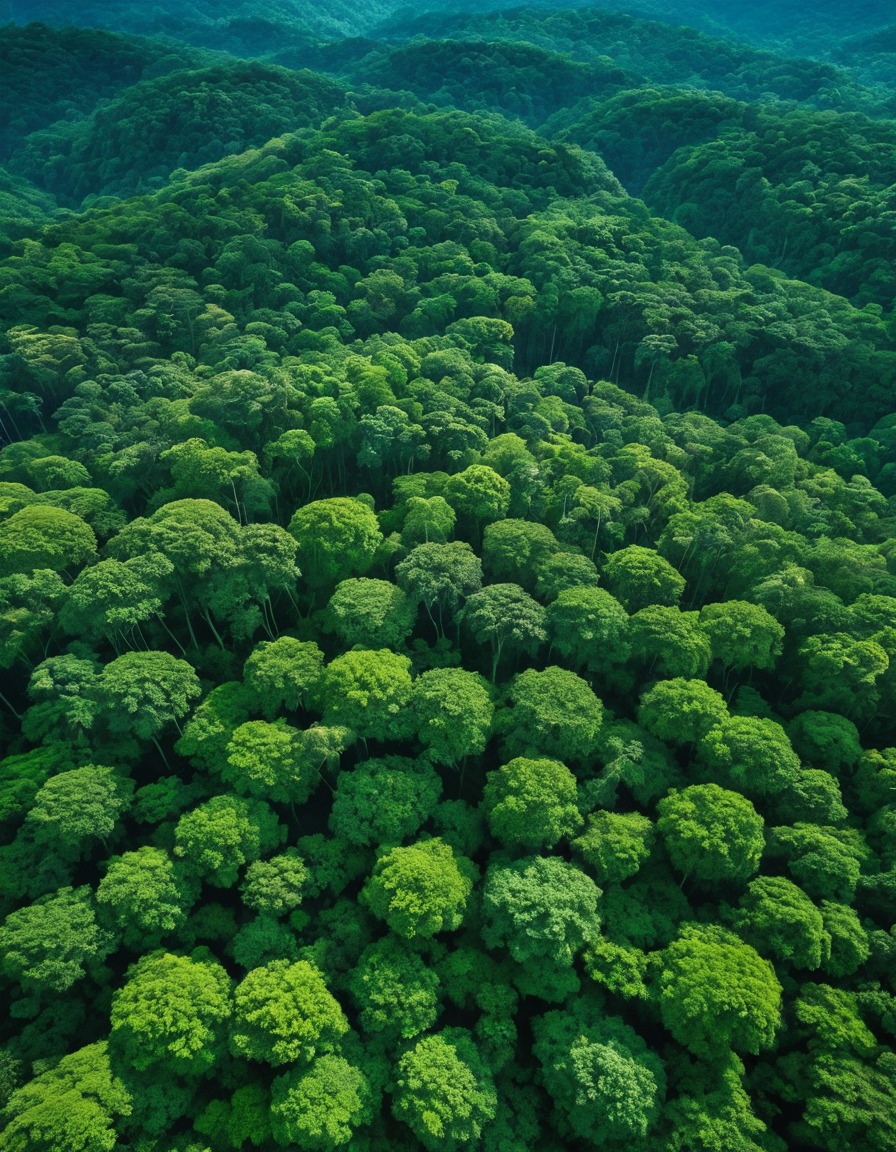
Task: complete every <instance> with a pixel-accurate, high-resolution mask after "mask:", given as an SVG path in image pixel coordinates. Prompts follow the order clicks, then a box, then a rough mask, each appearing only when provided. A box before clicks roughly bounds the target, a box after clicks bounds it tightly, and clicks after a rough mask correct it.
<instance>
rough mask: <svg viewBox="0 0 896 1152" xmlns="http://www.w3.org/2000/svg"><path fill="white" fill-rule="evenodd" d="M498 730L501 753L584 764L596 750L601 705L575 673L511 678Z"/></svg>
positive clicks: (559, 671) (524, 674) (558, 671)
mask: <svg viewBox="0 0 896 1152" xmlns="http://www.w3.org/2000/svg"><path fill="white" fill-rule="evenodd" d="M508 701H509V707H507V708H506V709H504V710H503V711H500V712H499V713H498V716H497V722H496V727H497V728H498V730H499V732H501V734H502V736H503V747H504V750H505V753H507V754H509V755H511V756H513V755H533V754H536V753H541V754H543V755H545V756H553V757H556V758H557V759H559V760H569V761H584V760H587V759H588V758H589V757H592V756H593V755H594V753H595V751H596V750H597V746H598V742H599V734H600V729H601V724H602V723H603V705H602V704H601V702H600V700H598V698H597V697H596V696H595V695H594V693H593V692H592V691H591V689H590V688H589V687H588V685H587V684H586V683H585V681H584V680H582V679H580V677H578V676H576V674H575V673H574V672H569V671H567V670H566V669H565V668H557V667H555V666H551V667H548V668H545V669H543V670H541V671H538V670H536V669H534V668H529V669H527V670H526V671H525V672H521V673H520V674H519V675H518V676H514V678H513V680H512V681H511V684H510V689H509V691H508Z"/></svg>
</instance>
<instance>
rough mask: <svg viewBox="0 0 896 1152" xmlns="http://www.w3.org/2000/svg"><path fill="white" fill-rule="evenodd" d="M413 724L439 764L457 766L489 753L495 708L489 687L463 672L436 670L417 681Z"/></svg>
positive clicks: (419, 677) (469, 673) (477, 678)
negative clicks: (486, 747) (470, 758)
mask: <svg viewBox="0 0 896 1152" xmlns="http://www.w3.org/2000/svg"><path fill="white" fill-rule="evenodd" d="M410 715H411V723H412V725H413V728H414V731H415V732H416V733H417V738H418V739H419V741H420V743H421V744H422V745H423V747H424V748H425V749H426V753H427V755H428V756H429V757H430V759H431V760H432V761H433V762H434V763H436V764H448V765H454V764H458V763H460V762H461V761H462V760H464V759H465V758H466V757H467V756H479V755H481V754H482V752H484V751H485V746H486V744H487V743H488V738H489V736H490V734H491V728H492V718H493V716H494V706H493V704H492V699H491V695H490V693H489V689H488V685H487V684H486V682H485V681H484V680H483V678H482V677H481V676H480V675H479V674H478V673H476V672H468V671H466V670H465V669H463V668H432V669H430V670H429V671H428V672H424V673H423V674H422V675H420V676H418V677H417V679H416V680H415V681H414V692H413V695H412V697H411V704H410Z"/></svg>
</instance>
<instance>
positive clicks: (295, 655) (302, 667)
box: [243, 636, 324, 720]
mask: <svg viewBox="0 0 896 1152" xmlns="http://www.w3.org/2000/svg"><path fill="white" fill-rule="evenodd" d="M323 666H324V655H323V652H321V650H320V648H318V646H317V645H316V644H315V643H314V642H313V641H309V640H296V639H294V638H293V637H292V636H280V637H279V638H278V639H276V640H272V641H267V640H263V641H262V642H261V643H260V644H258V645H257V646H256V647H255V648H254V649H253V651H252V655H251V656H250V657H249V659H248V660H247V661H246V664H245V667H244V668H243V680H244V682H245V684H246V687H247V688H248V689H249V691H250V692H251V693H252V695H253V697H254V698H255V700H256V701H257V703H258V706H259V707H260V709H261V711H262V712H263V714H264V715H265V717H266V718H267V719H268V720H273V719H274V717H275V716H276V715H277V713H278V712H279V711H281V710H284V711H286V712H297V711H298V710H299V708H305V707H306V706H307V703H308V701H309V700H310V699H312V698H313V697H314V694H315V691H316V689H317V685H318V683H319V681H320V677H321V674H322V672H323ZM246 719H248V716H247V717H246Z"/></svg>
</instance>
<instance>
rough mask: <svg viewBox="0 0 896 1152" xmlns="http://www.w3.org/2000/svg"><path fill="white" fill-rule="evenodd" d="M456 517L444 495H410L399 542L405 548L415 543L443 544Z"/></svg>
mask: <svg viewBox="0 0 896 1152" xmlns="http://www.w3.org/2000/svg"><path fill="white" fill-rule="evenodd" d="M456 520H457V517H456V515H455V513H454V509H453V508H452V507H451V505H450V504H449V503H448V501H447V500H446V499H445V498H444V496H429V497H424V496H411V497H409V498H408V501H407V504H406V512H405V517H404V523H403V525H402V528H401V543H402V545H403V546H404V547H405V548H413V547H414V546H415V545H416V544H445V543H446V542H447V541H448V539H449V538H450V536H451V535H452V533H453V532H454V525H455V521H456Z"/></svg>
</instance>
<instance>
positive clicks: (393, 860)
mask: <svg viewBox="0 0 896 1152" xmlns="http://www.w3.org/2000/svg"><path fill="white" fill-rule="evenodd" d="M474 874H475V869H474V868H473V866H472V865H471V864H470V862H469V861H468V860H466V859H465V858H464V857H463V856H457V855H455V853H454V852H453V851H452V849H451V847H450V846H449V845H448V844H446V843H444V842H443V841H442V840H440V839H438V838H436V839H434V840H421V841H420V842H419V843H417V844H413V845H411V846H409V847H407V848H392V849H391V850H390V851H388V852H385V853H384V854H383V855H381V856H380V857H379V858H378V859H377V862H376V867H375V868H374V870H373V873H372V874H371V877H370V879H369V880H368V882H367V885H366V886H365V888H364V892H363V899H364V901H365V903H366V904H367V906H368V907H369V908H370V910H371V912H373V914H374V916H378V917H379V918H380V919H381V920H385V921H386V923H387V924H388V925H389V927H390V928H391V929H392V931H393V932H396V933H397V934H398V935H399V936H402V937H404V938H405V939H414V937H417V936H423V937H427V936H434V935H435V934H436V933H438V932H452V931H454V930H455V929H457V928H459V927H460V925H461V921H462V920H463V915H464V911H465V909H466V906H467V901H468V900H469V898H470V893H471V892H472V890H473V876H474Z"/></svg>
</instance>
